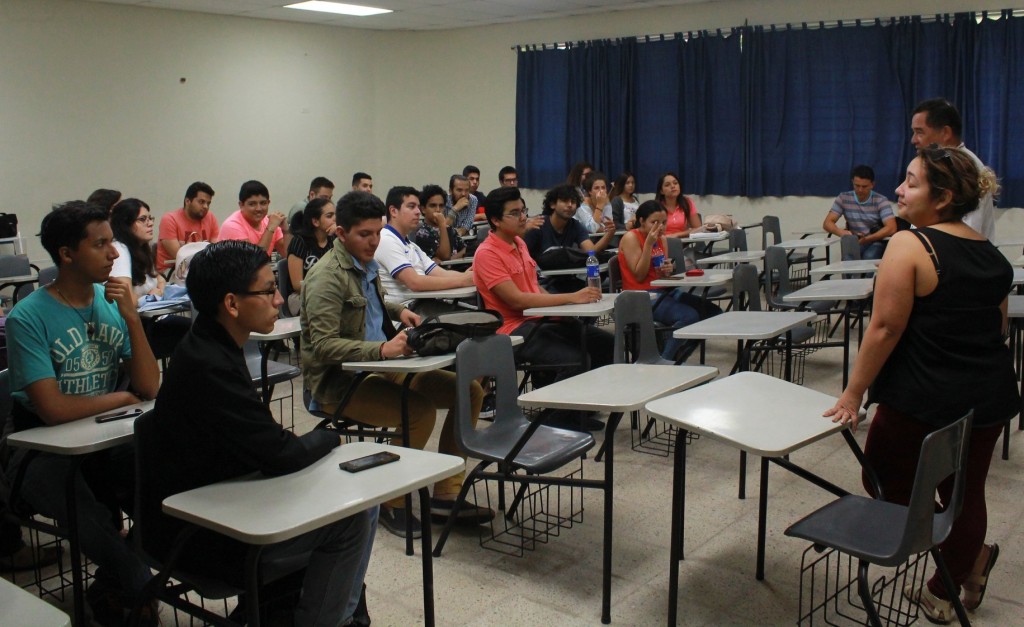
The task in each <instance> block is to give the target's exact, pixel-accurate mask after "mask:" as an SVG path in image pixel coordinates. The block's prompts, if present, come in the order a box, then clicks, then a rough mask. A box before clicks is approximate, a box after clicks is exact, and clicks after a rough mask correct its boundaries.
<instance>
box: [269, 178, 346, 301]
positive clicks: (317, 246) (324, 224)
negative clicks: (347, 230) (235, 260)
mask: <svg viewBox="0 0 1024 627" xmlns="http://www.w3.org/2000/svg"><path fill="white" fill-rule="evenodd" d="M289 227H290V229H291V233H292V236H293V237H292V241H291V243H290V244H288V278H287V279H285V280H288V281H291V284H292V293H291V294H289V295H288V311H289V312H291V314H292V315H293V316H297V315H299V306H300V305H301V304H302V281H303V279H305V278H306V273H307V272H309V269H310V268H312V267H313V266H314V265H316V262H318V261H320V258H321V257H323V256H324V255H326V254H327V251H329V250H330V249H331V245H332V244H333V243H334V203H333V202H331V201H330V199H328V198H314V199H313V200H311V201H309V203H307V204H306V208H305V209H303V210H302V211H301V212H300V213H296V214H295V215H294V216H292V223H291V224H290V225H289ZM278 280H281V279H280V278H279V279H278Z"/></svg>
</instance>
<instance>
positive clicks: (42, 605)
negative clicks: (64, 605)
mask: <svg viewBox="0 0 1024 627" xmlns="http://www.w3.org/2000/svg"><path fill="white" fill-rule="evenodd" d="M0 610H2V611H3V620H2V622H3V624H5V625H12V626H13V625H31V626H32V627H70V626H71V617H69V616H68V615H67V614H65V613H64V612H62V611H60V610H59V609H57V608H56V607H54V606H52V605H50V604H49V603H47V602H46V601H44V600H42V599H40V598H39V597H37V596H36V595H34V594H32V593H31V592H29V591H28V590H22V589H21V588H20V587H18V586H16V585H15V584H13V583H11V582H9V581H7V580H6V579H0Z"/></svg>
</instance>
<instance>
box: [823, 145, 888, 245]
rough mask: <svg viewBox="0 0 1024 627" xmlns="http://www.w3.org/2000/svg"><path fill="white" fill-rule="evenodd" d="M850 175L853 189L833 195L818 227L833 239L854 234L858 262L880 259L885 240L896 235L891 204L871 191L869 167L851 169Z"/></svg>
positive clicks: (871, 180) (872, 177) (871, 178)
mask: <svg viewBox="0 0 1024 627" xmlns="http://www.w3.org/2000/svg"><path fill="white" fill-rule="evenodd" d="M850 176H851V178H853V190H852V191H849V192H843V193H841V194H839V195H838V196H836V201H835V202H834V203H832V209H831V210H830V211H829V212H828V215H827V216H825V222H824V223H823V224H822V225H821V228H823V229H825V230H826V231H828V232H829V233H831V234H833V235H835V236H837V237H842V236H843V235H856V236H857V239H858V240H860V257H861V259H881V258H882V253H884V252H885V238H887V237H889V236H891V235H892V234H893V233H895V232H896V216H895V215H894V214H893V210H892V204H891V203H890V202H889V200H888V199H887V198H886V197H885V196H882V195H881V194H879V193H877V192H875V191H874V187H875V171H874V170H872V169H871V168H870V167H869V166H866V165H858V166H856V167H854V168H853V171H852V172H851V173H850ZM839 218H845V219H846V228H845V229H843V228H839V225H838V224H837V223H838V221H839Z"/></svg>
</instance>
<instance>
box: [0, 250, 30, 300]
mask: <svg viewBox="0 0 1024 627" xmlns="http://www.w3.org/2000/svg"><path fill="white" fill-rule="evenodd" d="M25 274H32V266H31V264H29V262H28V257H26V256H25V255H0V277H6V276H22V275H25ZM33 289H35V286H34V285H32V284H31V283H26V284H25V285H19V286H18V287H16V288H15V290H16V291H17V292H18V298H24V297H26V296H28V295H29V294H31V293H32V290H33Z"/></svg>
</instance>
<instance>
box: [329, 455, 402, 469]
mask: <svg viewBox="0 0 1024 627" xmlns="http://www.w3.org/2000/svg"><path fill="white" fill-rule="evenodd" d="M399 459H401V457H400V456H399V455H398V454H396V453H391V452H389V451H381V452H380V453H374V454H373V455H367V456H366V457H357V458H355V459H350V460H348V461H347V462H341V463H340V464H338V468H341V469H342V470H345V471H347V472H362V471H364V470H368V469H370V468H376V467H377V466H383V465H384V464H390V463H391V462H397V461H398V460H399Z"/></svg>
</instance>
